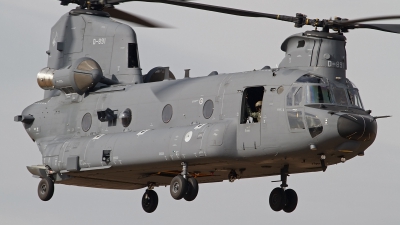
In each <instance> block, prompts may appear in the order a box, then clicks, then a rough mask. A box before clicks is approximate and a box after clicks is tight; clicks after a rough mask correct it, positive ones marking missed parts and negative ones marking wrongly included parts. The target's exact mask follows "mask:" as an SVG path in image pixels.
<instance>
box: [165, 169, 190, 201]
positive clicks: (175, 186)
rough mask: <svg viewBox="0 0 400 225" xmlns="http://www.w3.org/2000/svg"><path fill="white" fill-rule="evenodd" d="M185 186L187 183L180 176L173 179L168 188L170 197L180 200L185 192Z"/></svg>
mask: <svg viewBox="0 0 400 225" xmlns="http://www.w3.org/2000/svg"><path fill="white" fill-rule="evenodd" d="M187 186H188V185H187V181H186V179H185V178H183V176H182V175H178V176H176V177H174V178H173V179H172V181H171V185H170V188H169V191H170V193H171V196H172V197H173V198H174V199H176V200H179V199H182V198H183V196H185V194H186V192H187V189H188V188H187Z"/></svg>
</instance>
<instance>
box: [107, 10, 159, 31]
mask: <svg viewBox="0 0 400 225" xmlns="http://www.w3.org/2000/svg"><path fill="white" fill-rule="evenodd" d="M103 11H104V12H108V13H109V14H110V16H111V17H114V18H116V19H120V20H125V21H128V22H132V23H136V24H139V25H142V26H145V27H152V28H166V26H165V25H161V24H157V23H155V22H150V20H149V19H144V18H141V17H139V16H136V15H133V14H130V13H127V12H124V11H122V10H119V9H116V8H104V9H103Z"/></svg>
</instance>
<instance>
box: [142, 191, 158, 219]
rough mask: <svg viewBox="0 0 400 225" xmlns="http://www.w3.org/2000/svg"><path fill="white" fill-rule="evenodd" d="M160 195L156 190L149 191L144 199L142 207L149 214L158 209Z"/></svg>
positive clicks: (144, 195)
mask: <svg viewBox="0 0 400 225" xmlns="http://www.w3.org/2000/svg"><path fill="white" fill-rule="evenodd" d="M157 206H158V195H157V193H156V192H155V191H154V190H149V189H147V190H146V192H145V193H144V194H143V197H142V207H143V210H144V211H145V212H147V213H152V212H154V210H156V209H157Z"/></svg>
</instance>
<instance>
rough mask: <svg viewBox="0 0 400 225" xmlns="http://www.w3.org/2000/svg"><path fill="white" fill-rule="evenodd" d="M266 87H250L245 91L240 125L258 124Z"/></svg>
mask: <svg viewBox="0 0 400 225" xmlns="http://www.w3.org/2000/svg"><path fill="white" fill-rule="evenodd" d="M264 90H265V89H264V87H262V86H261V87H249V88H246V89H245V90H244V91H243V99H242V110H241V117H240V123H241V124H244V123H258V122H259V120H260V119H261V109H262V100H263V97H264Z"/></svg>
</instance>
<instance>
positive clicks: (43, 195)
mask: <svg viewBox="0 0 400 225" xmlns="http://www.w3.org/2000/svg"><path fill="white" fill-rule="evenodd" d="M53 194H54V182H53V180H52V179H51V178H50V177H44V178H43V179H42V180H41V181H40V182H39V185H38V195H39V198H40V199H41V200H42V201H48V200H50V199H51V197H53Z"/></svg>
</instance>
